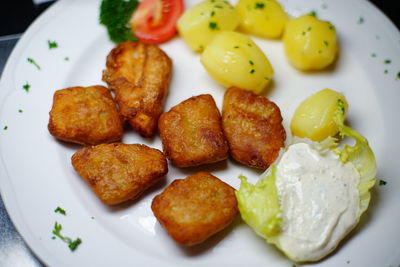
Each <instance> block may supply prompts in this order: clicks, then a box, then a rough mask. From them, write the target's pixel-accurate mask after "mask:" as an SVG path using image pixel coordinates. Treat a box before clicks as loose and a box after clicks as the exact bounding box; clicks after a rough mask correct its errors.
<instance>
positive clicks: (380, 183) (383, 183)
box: [379, 180, 387, 186]
mask: <svg viewBox="0 0 400 267" xmlns="http://www.w3.org/2000/svg"><path fill="white" fill-rule="evenodd" d="M386 184H387V182H386V181H384V180H379V185H380V186H382V185H386Z"/></svg>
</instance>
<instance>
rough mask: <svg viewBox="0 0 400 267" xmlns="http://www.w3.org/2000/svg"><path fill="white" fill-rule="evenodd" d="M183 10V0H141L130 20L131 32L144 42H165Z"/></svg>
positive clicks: (171, 33) (174, 31)
mask: <svg viewBox="0 0 400 267" xmlns="http://www.w3.org/2000/svg"><path fill="white" fill-rule="evenodd" d="M183 10H184V4H183V0H142V1H141V2H140V4H139V6H138V7H137V9H136V10H135V12H134V14H133V17H132V20H131V28H132V30H133V33H134V34H135V36H136V37H137V38H138V39H139V40H140V41H142V42H144V43H150V44H160V43H163V42H166V41H168V40H169V39H171V38H172V37H173V36H174V35H175V33H176V21H177V20H178V18H179V17H180V16H181V15H182V13H183Z"/></svg>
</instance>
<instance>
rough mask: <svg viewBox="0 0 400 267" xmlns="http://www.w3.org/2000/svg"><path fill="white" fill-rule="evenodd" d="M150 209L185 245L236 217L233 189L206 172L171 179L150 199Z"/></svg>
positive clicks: (204, 236) (202, 237)
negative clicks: (165, 186) (163, 188)
mask: <svg viewBox="0 0 400 267" xmlns="http://www.w3.org/2000/svg"><path fill="white" fill-rule="evenodd" d="M151 209H152V210H153V213H154V215H155V216H156V218H157V220H158V221H159V222H160V224H161V225H162V226H163V227H164V228H165V229H166V231H167V232H168V234H169V235H170V236H171V237H172V238H173V239H174V240H175V241H176V242H177V243H179V244H181V245H185V246H193V245H196V244H199V243H202V242H204V241H205V240H206V239H208V238H209V237H210V236H212V235H214V234H216V233H217V232H219V231H221V230H223V229H224V228H226V227H227V226H228V225H229V224H230V223H231V222H232V221H233V220H234V218H235V217H236V215H237V214H238V207H237V200H236V197H235V194H234V189H233V188H232V187H231V186H230V185H228V184H226V183H224V182H222V181H221V180H220V179H218V178H217V177H215V176H213V175H211V174H209V173H207V172H198V173H196V174H194V175H191V176H189V177H186V178H184V179H177V180H174V181H173V182H172V183H171V184H170V185H169V186H168V187H167V188H165V190H164V191H163V192H162V193H161V194H159V195H157V196H156V197H155V198H154V199H153V202H152V204H151Z"/></svg>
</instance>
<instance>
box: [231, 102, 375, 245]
mask: <svg viewBox="0 0 400 267" xmlns="http://www.w3.org/2000/svg"><path fill="white" fill-rule="evenodd" d="M344 119H345V107H344V103H343V101H342V100H340V99H339V100H338V106H337V110H336V112H335V115H334V121H335V123H336V124H337V125H338V128H339V134H340V136H341V137H346V136H347V137H350V138H353V139H354V140H355V145H354V146H349V145H346V144H345V145H343V146H339V145H338V143H337V139H336V138H333V137H328V138H327V139H325V140H323V141H321V142H312V141H310V140H305V139H300V138H294V139H293V143H298V142H306V143H308V144H310V145H312V146H313V147H314V148H316V149H318V150H320V151H322V150H328V149H329V150H331V151H334V152H335V153H337V154H338V155H339V157H340V160H341V161H342V162H343V163H346V162H351V163H352V164H353V165H354V166H355V168H356V169H357V171H358V172H359V173H360V184H359V186H358V191H359V194H360V212H359V216H358V218H360V217H361V215H362V214H363V213H364V212H365V211H366V209H367V208H368V205H369V201H370V199H371V194H370V189H371V188H372V187H373V186H374V184H375V182H376V173H377V166H376V161H375V156H374V153H373V152H372V150H371V148H370V146H369V144H368V141H367V140H366V139H365V138H364V137H363V136H362V135H361V134H360V133H358V132H357V131H355V130H353V129H352V128H350V127H348V126H346V125H344ZM279 160H280V157H279V158H278V159H277V162H278V161H279ZM239 178H240V179H241V184H240V188H239V190H238V191H236V192H235V193H236V198H237V200H238V205H239V211H240V214H241V216H242V219H243V220H244V221H245V222H246V223H247V224H248V225H249V226H250V227H252V228H253V230H254V231H255V232H256V233H257V234H258V235H260V236H262V237H263V238H264V239H266V241H267V242H268V243H272V244H275V245H276V246H278V247H279V242H278V237H279V233H280V230H281V223H282V219H281V209H280V201H279V195H278V192H277V188H276V185H275V181H276V165H275V164H273V165H271V167H270V169H268V170H267V171H266V172H265V173H264V174H262V175H261V176H260V180H259V181H258V182H257V183H256V184H255V185H253V184H251V183H249V182H247V179H246V177H244V176H240V177H239Z"/></svg>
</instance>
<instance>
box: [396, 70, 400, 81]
mask: <svg viewBox="0 0 400 267" xmlns="http://www.w3.org/2000/svg"><path fill="white" fill-rule="evenodd" d="M396 80H400V71H399V72H398V73H397V78H396Z"/></svg>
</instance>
